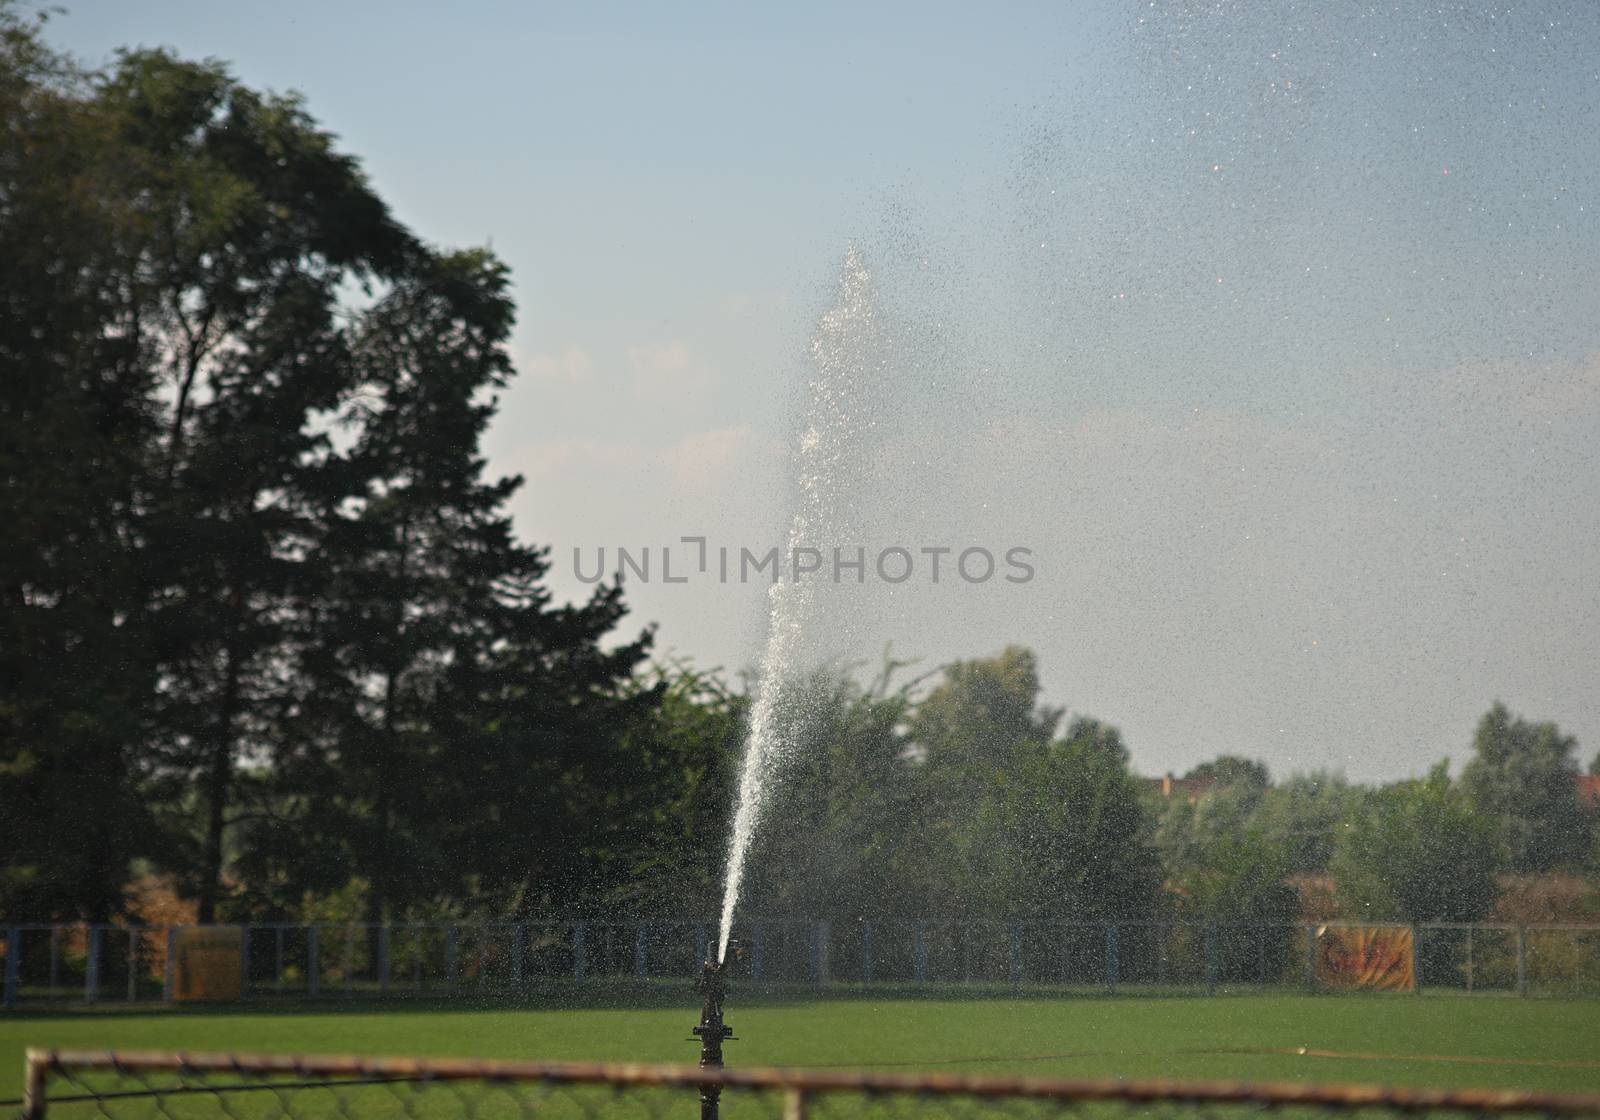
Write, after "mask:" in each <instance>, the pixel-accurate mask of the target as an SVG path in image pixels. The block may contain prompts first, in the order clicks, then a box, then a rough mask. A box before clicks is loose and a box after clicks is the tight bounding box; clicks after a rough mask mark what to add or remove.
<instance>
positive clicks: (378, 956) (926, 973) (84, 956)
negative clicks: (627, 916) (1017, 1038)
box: [0, 920, 1600, 1007]
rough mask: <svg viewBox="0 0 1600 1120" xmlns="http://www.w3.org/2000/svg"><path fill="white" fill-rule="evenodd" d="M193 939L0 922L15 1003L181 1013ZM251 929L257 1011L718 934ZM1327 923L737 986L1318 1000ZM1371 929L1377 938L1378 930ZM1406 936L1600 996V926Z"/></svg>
mask: <svg viewBox="0 0 1600 1120" xmlns="http://www.w3.org/2000/svg"><path fill="white" fill-rule="evenodd" d="M193 928H195V927H165V928H127V927H123V926H43V925H13V926H0V953H3V955H4V1006H6V1007H15V1006H17V1005H19V1004H21V1003H37V1002H44V1001H52V1000H55V1001H86V1002H90V1003H95V1002H104V1001H108V1000H125V1001H130V1002H134V1001H153V1000H170V999H172V998H174V995H175V994H176V993H175V992H174V980H175V967H176V960H177V946H178V944H179V942H180V938H181V937H182V936H184V934H185V931H186V930H188V929H193ZM219 928H226V929H236V930H238V931H239V932H238V935H237V937H238V941H237V946H238V948H237V957H238V960H237V965H236V967H237V970H238V975H239V990H238V995H239V997H241V998H245V999H272V998H300V999H306V998H313V999H315V998H329V997H343V998H347V999H349V998H363V999H364V998H383V997H419V996H421V997H441V998H448V997H466V998H499V997H514V996H518V995H525V994H533V993H537V992H540V991H543V990H546V989H549V988H551V987H552V986H554V987H560V988H562V989H568V988H573V987H578V988H582V987H596V986H604V985H608V984H610V985H616V984H619V983H637V984H652V983H656V982H672V983H673V984H677V983H679V982H682V981H686V980H688V979H689V978H690V977H692V976H693V975H694V974H695V973H696V972H697V971H698V969H699V965H700V963H701V962H702V961H704V960H705V957H706V950H707V946H708V945H709V943H710V939H711V938H712V937H713V936H714V935H715V927H714V926H713V925H712V924H711V923H709V922H702V921H694V920H683V921H629V922H616V921H549V922H519V923H489V924H468V923H412V924H397V925H381V926H375V925H361V924H352V925H293V924H257V925H246V926H237V927H219ZM1337 928H1339V927H1338V925H1337V924H1329V925H1270V926H1269V925H1247V924H1237V923H1223V922H1211V923H1198V922H1073V921H1040V920H1029V921H954V920H927V921H900V922H881V921H873V922H865V921H863V922H855V923H851V924H849V925H844V924H838V923H833V924H830V923H829V922H826V921H801V920H770V921H752V922H747V923H743V924H742V925H741V926H740V927H738V928H736V929H735V936H736V937H737V938H738V939H739V940H740V941H741V944H742V946H743V950H744V951H743V955H742V956H741V957H740V958H739V959H738V960H736V961H734V962H733V963H732V964H731V966H730V975H731V977H732V979H733V980H734V981H735V982H736V983H745V984H750V985H754V986H761V987H771V988H783V987H786V986H792V987H811V988H838V987H848V986H855V987H860V986H870V987H872V988H874V989H883V990H890V989H906V990H916V989H933V988H937V989H941V990H948V991H950V992H952V993H959V992H968V993H971V994H975V995H976V994H983V993H988V992H994V991H1016V992H1021V991H1030V992H1037V993H1040V994H1046V993H1050V992H1062V993H1067V992H1084V991H1105V992H1110V993H1125V994H1133V993H1155V994H1180V993H1189V994H1200V993H1205V994H1217V993H1219V992H1231V991H1239V990H1249V989H1275V988H1282V989H1288V988H1315V987H1317V986H1318V985H1319V980H1318V966H1317V955H1318V951H1319V946H1320V945H1321V944H1323V942H1324V939H1325V938H1326V937H1327V936H1328V931H1329V930H1331V929H1337ZM1366 928H1371V927H1366ZM1388 928H1395V929H1402V930H1409V931H1410V933H1411V937H1412V943H1413V946H1414V960H1415V969H1414V978H1415V982H1416V985H1417V986H1418V987H1420V988H1422V989H1426V990H1437V991H1460V992H1499V993H1512V994H1519V995H1600V925H1591V926H1573V925H1567V926H1526V927H1515V926H1508V925H1446V924H1427V925H1420V926H1415V927H1388Z"/></svg>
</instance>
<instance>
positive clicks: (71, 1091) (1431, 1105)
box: [10, 1050, 1600, 1120]
mask: <svg viewBox="0 0 1600 1120" xmlns="http://www.w3.org/2000/svg"><path fill="white" fill-rule="evenodd" d="M26 1084H27V1095H26V1097H25V1099H23V1100H22V1101H18V1102H10V1103H15V1104H17V1105H19V1106H20V1120H47V1117H48V1120H218V1118H223V1120H535V1118H538V1120H590V1118H599V1117H641V1118H648V1120H674V1118H683V1120H689V1118H690V1117H693V1116H695V1115H697V1114H698V1115H699V1116H701V1117H716V1116H718V1115H719V1113H720V1115H721V1116H726V1117H728V1118H729V1120H744V1118H749V1120H806V1118H807V1117H811V1118H815V1120H833V1118H841V1120H842V1118H843V1117H847V1116H848V1117H883V1118H884V1120H901V1118H904V1117H909V1116H931V1117H949V1118H951V1120H965V1118H972V1117H978V1116H983V1117H990V1116H995V1117H1015V1118H1016V1120H1032V1118H1035V1117H1037V1118H1040V1120H1044V1118H1054V1117H1062V1116H1067V1115H1070V1116H1072V1117H1074V1118H1082V1120H1102V1118H1103V1120H1124V1118H1129V1120H1131V1118H1132V1117H1135V1116H1137V1117H1141V1118H1146V1117H1150V1118H1162V1117H1171V1118H1172V1120H1199V1118H1206V1120H1233V1118H1235V1117H1237V1118H1239V1120H1244V1118H1246V1117H1255V1116H1257V1115H1259V1114H1260V1113H1261V1112H1263V1111H1265V1110H1271V1111H1272V1113H1273V1114H1274V1116H1275V1117H1282V1118H1283V1120H1326V1118H1327V1117H1328V1116H1329V1115H1330V1114H1356V1113H1360V1114H1364V1115H1367V1116H1388V1115H1394V1114H1398V1113H1404V1114H1406V1115H1412V1116H1414V1115H1467V1116H1500V1115H1540V1116H1547V1117H1578V1116H1600V1094H1595V1095H1584V1096H1579V1095H1570V1094H1551V1093H1526V1092H1506V1091H1496V1090H1425V1089H1391V1088H1381V1087H1377V1086H1348V1085H1346V1086H1332V1085H1328V1086H1319V1085H1248V1084H1239V1083H1221V1082H1163V1081H1154V1082H1136V1081H1043V1080H1030V1079H1014V1078H998V1077H958V1076H950V1075H941V1074H909V1075H908V1074H866V1073H843V1072H832V1071H828V1072H820V1071H819V1072H810V1071H795V1070H715V1069H712V1070H702V1069H696V1068H694V1067H692V1066H639V1065H576V1064H534V1063H524V1062H480V1061H449V1060H436V1061H425V1060H413V1059H382V1058H291V1057H272V1056H263V1055H248V1054H171V1053H165V1054H163V1053H134V1052H120V1053H119V1052H110V1053H107V1052H73V1051H48V1050H30V1051H29V1052H28V1068H27V1082H26Z"/></svg>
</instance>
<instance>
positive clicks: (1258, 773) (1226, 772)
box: [1184, 754, 1272, 793]
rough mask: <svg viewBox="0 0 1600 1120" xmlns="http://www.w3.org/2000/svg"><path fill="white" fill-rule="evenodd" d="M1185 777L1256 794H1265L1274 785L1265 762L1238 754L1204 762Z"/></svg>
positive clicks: (1220, 756) (1221, 756)
mask: <svg viewBox="0 0 1600 1120" xmlns="http://www.w3.org/2000/svg"><path fill="white" fill-rule="evenodd" d="M1184 777H1185V778H1200V779H1205V778H1209V779H1211V780H1213V781H1215V782H1216V783H1217V784H1218V785H1224V786H1239V787H1241V788H1243V789H1247V790H1253V791H1255V792H1256V793H1265V792H1266V790H1267V787H1268V786H1270V785H1271V784H1272V775H1271V774H1270V773H1269V772H1268V771H1267V764H1266V763H1265V762H1260V761H1257V760H1256V759H1251V758H1244V757H1242V756H1240V755H1236V754H1225V755H1219V756H1218V757H1216V758H1214V759H1212V760H1211V761H1210V762H1202V763H1201V764H1200V765H1199V766H1196V767H1195V768H1194V769H1192V770H1190V771H1189V772H1188V773H1187V774H1185V775H1184Z"/></svg>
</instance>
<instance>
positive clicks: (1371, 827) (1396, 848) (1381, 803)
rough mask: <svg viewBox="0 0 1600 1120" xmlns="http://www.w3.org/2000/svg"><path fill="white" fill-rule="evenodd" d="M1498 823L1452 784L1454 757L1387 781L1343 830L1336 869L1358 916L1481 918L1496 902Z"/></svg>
mask: <svg viewBox="0 0 1600 1120" xmlns="http://www.w3.org/2000/svg"><path fill="white" fill-rule="evenodd" d="M1494 855H1495V838H1494V829H1493V824H1492V822H1490V821H1487V820H1485V819H1484V818H1483V817H1481V816H1479V815H1478V814H1477V813H1476V812H1475V811H1474V810H1473V807H1472V804H1471V802H1470V801H1469V800H1468V799H1467V797H1466V796H1464V795H1463V793H1462V791H1461V790H1460V789H1458V788H1457V787H1455V786H1453V785H1452V784H1451V782H1450V773H1449V763H1448V761H1445V762H1440V763H1439V764H1438V765H1437V766H1435V767H1434V768H1433V769H1432V770H1430V771H1429V772H1428V776H1427V777H1426V778H1422V779H1416V780H1412V781H1406V782H1399V783H1396V784H1395V785H1391V786H1386V787H1384V788H1383V789H1382V790H1380V791H1378V792H1377V793H1376V794H1374V795H1373V796H1372V797H1371V798H1370V799H1369V800H1368V802H1367V804H1366V805H1365V806H1364V807H1363V808H1362V809H1361V810H1359V811H1358V812H1357V813H1356V814H1355V815H1354V816H1353V817H1352V818H1351V819H1350V820H1349V821H1348V822H1346V827H1345V829H1344V830H1343V831H1341V832H1340V834H1339V840H1338V843H1337V845H1336V846H1335V849H1334V856H1333V867H1332V870H1333V873H1334V877H1335V878H1336V879H1337V881H1338V890H1339V895H1340V897H1341V899H1343V900H1344V902H1345V904H1346V905H1347V906H1348V908H1349V910H1350V912H1351V914H1352V915H1353V916H1354V917H1357V918H1365V919H1371V920H1378V921H1393V920H1398V921H1405V922H1475V921H1478V920H1480V919H1481V918H1483V916H1484V915H1485V914H1487V913H1488V911H1489V909H1490V907H1492V906H1493V905H1494V900H1495V897H1496V894H1497V893H1498V888H1497V886H1496V884H1495V879H1494Z"/></svg>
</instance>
